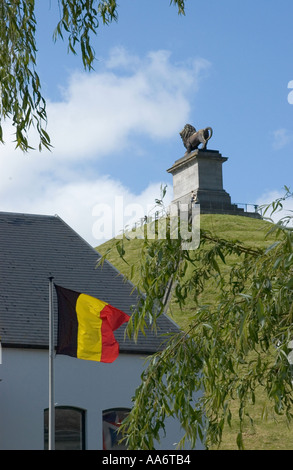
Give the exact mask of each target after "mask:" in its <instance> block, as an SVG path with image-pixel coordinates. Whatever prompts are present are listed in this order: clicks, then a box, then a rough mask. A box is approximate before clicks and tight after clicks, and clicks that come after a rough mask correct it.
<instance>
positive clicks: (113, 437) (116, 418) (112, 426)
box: [103, 408, 130, 450]
mask: <svg viewBox="0 0 293 470" xmlns="http://www.w3.org/2000/svg"><path fill="white" fill-rule="evenodd" d="M129 412H130V409H129V408H111V409H110V410H104V411H103V450H115V449H118V450H125V449H126V447H125V445H124V444H120V443H119V440H120V439H121V437H122V436H119V434H118V432H117V431H118V429H119V427H120V425H121V423H122V421H123V420H124V419H125V418H126V417H127V415H128V414H129Z"/></svg>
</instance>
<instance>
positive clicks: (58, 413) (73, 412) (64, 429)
mask: <svg viewBox="0 0 293 470" xmlns="http://www.w3.org/2000/svg"><path fill="white" fill-rule="evenodd" d="M48 427H49V412H48V409H46V410H45V411H44V448H45V450H46V449H48ZM55 449H56V450H84V449H85V411H84V410H82V409H80V408H72V407H62V406H60V407H56V408H55Z"/></svg>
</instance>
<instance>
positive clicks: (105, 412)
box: [0, 213, 180, 450]
mask: <svg viewBox="0 0 293 470" xmlns="http://www.w3.org/2000/svg"><path fill="white" fill-rule="evenodd" d="M98 257H99V255H98V253H97V252H96V251H95V250H94V249H93V248H92V247H91V246H90V245H88V243H86V242H85V241H84V240H83V239H82V238H81V237H80V236H79V235H78V234H77V233H75V232H74V231H73V230H72V229H71V228H70V227H69V226H68V225H67V224H66V223H65V222H63V221H62V220H61V219H60V218H59V217H56V216H41V215H28V214H14V213H0V338H1V344H2V360H1V364H0V450H6V449H8V450H42V449H46V448H47V445H48V404H49V370H48V369H49V355H48V344H49V313H48V312H49V281H48V278H49V276H53V277H54V282H55V283H56V284H58V285H60V286H63V287H66V288H68V289H72V290H76V291H78V292H82V293H85V294H89V295H92V296H94V297H98V298H100V299H102V300H104V301H106V302H108V303H110V304H111V305H113V306H115V307H117V308H119V309H121V310H123V311H125V312H126V313H128V314H129V315H130V314H131V306H132V305H135V303H136V301H137V299H136V292H135V291H134V292H133V293H132V291H133V286H132V285H131V284H130V283H129V282H125V281H124V280H123V277H122V276H121V275H119V273H118V272H117V270H116V269H115V268H114V267H113V266H112V265H111V264H110V263H108V262H105V263H104V265H103V267H98V268H97V261H98ZM54 312H55V332H56V331H57V299H56V293H55V291H54ZM159 326H160V331H161V333H166V332H170V331H177V326H176V325H175V324H174V323H173V322H172V321H171V320H170V319H169V318H168V317H166V316H163V317H161V318H160V319H159ZM124 329H125V325H123V326H121V327H120V328H119V329H118V330H117V331H116V332H115V336H116V339H117V340H118V342H119V344H120V355H119V357H118V359H117V360H116V361H115V362H114V363H112V364H103V363H99V362H92V361H83V360H79V359H74V358H71V357H67V356H59V355H56V356H55V359H54V368H55V374H54V375H55V381H54V390H55V406H56V409H55V411H56V449H86V450H91V449H93V450H94V449H97V450H102V449H115V448H116V444H117V443H116V432H115V429H116V427H117V426H119V421H120V420H122V419H123V417H124V416H125V413H127V412H128V411H129V409H130V408H131V405H132V401H131V398H132V397H133V395H134V392H135V389H136V387H137V386H138V385H139V383H140V376H141V373H142V370H143V364H144V360H145V357H146V355H149V354H152V353H154V352H155V351H157V350H158V349H159V348H161V347H162V338H160V337H159V336H155V335H154V333H152V332H151V331H148V332H147V335H146V336H143V335H141V336H140V337H139V341H138V342H137V343H134V342H132V341H131V340H129V339H125V338H124ZM179 439H180V429H179V426H178V424H177V423H175V422H174V420H172V422H170V423H169V425H167V435H166V438H164V439H163V440H162V442H161V445H160V446H158V448H162V449H164V450H166V449H172V450H174V449H175V447H174V443H176V442H178V440H179Z"/></svg>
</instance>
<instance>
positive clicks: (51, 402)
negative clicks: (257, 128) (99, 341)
mask: <svg viewBox="0 0 293 470" xmlns="http://www.w3.org/2000/svg"><path fill="white" fill-rule="evenodd" d="M53 279H54V278H53V277H52V276H51V277H49V439H48V449H49V450H55V402H54V401H55V397H54V311H53Z"/></svg>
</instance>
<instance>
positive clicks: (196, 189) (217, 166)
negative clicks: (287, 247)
mask: <svg viewBox="0 0 293 470" xmlns="http://www.w3.org/2000/svg"><path fill="white" fill-rule="evenodd" d="M227 160H228V158H226V157H223V156H222V155H221V154H220V152H219V151H217V150H201V149H197V150H195V151H193V152H191V153H188V154H185V155H184V156H183V157H182V158H180V159H179V160H176V161H175V163H174V165H173V166H172V167H171V168H169V169H168V170H167V171H168V173H171V174H172V175H173V201H172V204H177V205H179V203H183V204H190V203H191V197H192V193H193V194H194V195H195V200H196V203H198V204H200V212H201V213H203V214H204V213H205V214H207V213H211V214H215V213H225V214H234V215H249V216H252V217H253V216H254V215H252V213H245V212H244V209H241V208H239V207H238V206H237V205H236V204H231V197H230V195H229V194H228V193H227V192H226V191H225V190H224V188H223V172H222V165H223V163H224V162H226V161H227ZM250 214H251V215H250ZM253 214H254V213H253ZM255 216H256V217H257V216H258V214H257V215H255Z"/></svg>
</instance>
